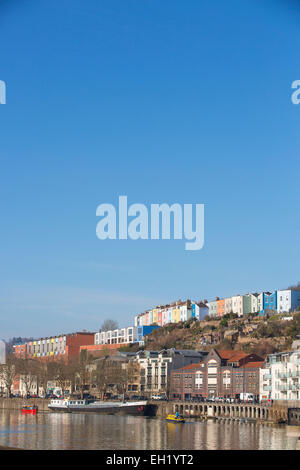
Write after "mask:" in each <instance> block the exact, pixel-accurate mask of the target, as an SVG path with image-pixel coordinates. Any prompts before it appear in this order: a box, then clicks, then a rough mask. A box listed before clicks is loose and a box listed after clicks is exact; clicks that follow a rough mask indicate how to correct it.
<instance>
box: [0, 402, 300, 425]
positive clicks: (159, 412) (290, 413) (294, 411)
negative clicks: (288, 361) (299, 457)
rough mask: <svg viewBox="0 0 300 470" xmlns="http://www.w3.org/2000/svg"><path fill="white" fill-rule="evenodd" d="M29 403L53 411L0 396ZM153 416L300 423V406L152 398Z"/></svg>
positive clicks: (0, 405)
mask: <svg viewBox="0 0 300 470" xmlns="http://www.w3.org/2000/svg"><path fill="white" fill-rule="evenodd" d="M25 402H26V404H27V405H29V404H36V405H37V406H38V409H39V412H47V413H48V412H50V410H49V408H48V403H49V402H50V400H45V399H42V398H31V399H26V400H25V399H24V398H0V409H3V410H15V411H17V410H21V408H22V406H23V405H24V403H25ZM148 404H149V405H150V409H151V415H153V416H158V417H163V418H164V417H165V416H167V415H168V414H171V413H176V412H178V413H180V414H182V415H183V416H184V417H189V418H198V419H217V420H218V419H231V420H247V421H255V422H266V423H274V424H278V423H285V424H293V425H300V406H299V403H298V402H297V401H278V402H276V403H274V404H273V405H271V404H266V403H253V404H252V403H239V404H238V403H225V402H221V403H212V402H185V401H175V400H174V401H155V400H149V402H148Z"/></svg>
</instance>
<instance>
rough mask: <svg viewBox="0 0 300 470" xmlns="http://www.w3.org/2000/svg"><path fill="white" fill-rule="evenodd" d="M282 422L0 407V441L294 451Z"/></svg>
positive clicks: (68, 446)
mask: <svg viewBox="0 0 300 470" xmlns="http://www.w3.org/2000/svg"><path fill="white" fill-rule="evenodd" d="M296 443H297V436H293V435H292V436H291V435H288V434H287V428H286V427H284V426H283V427H282V426H267V425H256V424H254V423H251V424H250V423H239V422H236V421H235V422H226V421H222V422H218V423H215V422H213V421H208V422H201V421H200V422H199V421H192V420H191V421H190V422H186V423H185V424H174V423H168V422H166V421H165V420H163V419H160V418H143V417H138V416H113V415H107V416H105V415H97V414H94V415H91V414H80V413H78V414H60V413H39V414H38V415H36V416H30V415H22V414H21V413H19V412H17V411H8V410H1V411H0V445H5V446H11V447H21V448H26V449H106V450H114V449H116V450H123V449H150V450H151V449H153V450H154V449H162V450H171V449H175V450H176V449H180V450H181V449H183V450H184V449H200V450H206V449H209V450H214V449H215V450H218V449H241V450H247V449H266V450H269V449H270V450H271V449H291V450H293V449H295V448H296Z"/></svg>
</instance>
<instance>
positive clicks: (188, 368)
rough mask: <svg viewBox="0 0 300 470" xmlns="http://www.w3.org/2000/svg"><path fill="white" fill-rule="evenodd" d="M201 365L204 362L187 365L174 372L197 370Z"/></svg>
mask: <svg viewBox="0 0 300 470" xmlns="http://www.w3.org/2000/svg"><path fill="white" fill-rule="evenodd" d="M203 363H204V362H203V361H201V362H198V363H197V364H188V365H187V366H184V367H180V368H179V369H175V370H174V372H179V371H180V370H182V371H185V370H193V369H199V368H200V367H202V364H203Z"/></svg>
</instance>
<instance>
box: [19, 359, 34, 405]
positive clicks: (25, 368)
mask: <svg viewBox="0 0 300 470" xmlns="http://www.w3.org/2000/svg"><path fill="white" fill-rule="evenodd" d="M17 372H18V373H19V374H20V381H22V383H23V386H24V390H25V396H26V395H27V394H28V393H30V390H31V388H32V385H33V384H34V383H36V384H37V374H38V363H37V361H36V360H35V359H30V358H28V357H25V358H24V359H20V360H19V361H18V367H17Z"/></svg>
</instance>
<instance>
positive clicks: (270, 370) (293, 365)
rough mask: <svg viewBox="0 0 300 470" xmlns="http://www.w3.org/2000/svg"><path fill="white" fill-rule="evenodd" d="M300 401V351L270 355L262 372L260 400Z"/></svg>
mask: <svg viewBox="0 0 300 470" xmlns="http://www.w3.org/2000/svg"><path fill="white" fill-rule="evenodd" d="M299 399H300V349H298V350H296V351H286V352H279V353H274V354H269V356H268V358H267V360H266V361H265V362H264V365H263V367H262V368H261V371H260V400H261V401H265V400H299Z"/></svg>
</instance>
